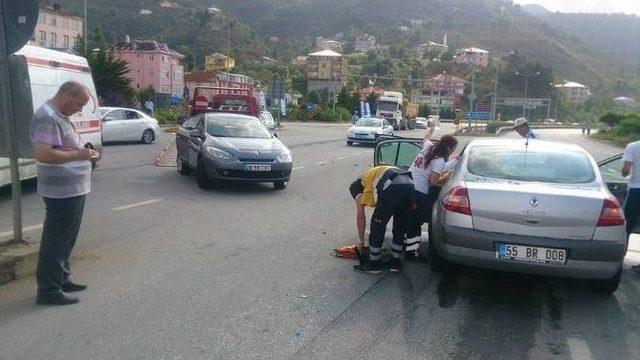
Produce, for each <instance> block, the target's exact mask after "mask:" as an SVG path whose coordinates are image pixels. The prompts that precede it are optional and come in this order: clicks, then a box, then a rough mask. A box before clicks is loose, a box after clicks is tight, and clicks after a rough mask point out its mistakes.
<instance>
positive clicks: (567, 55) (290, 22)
mask: <svg viewBox="0 0 640 360" xmlns="http://www.w3.org/2000/svg"><path fill="white" fill-rule="evenodd" d="M81 2H82V0H60V3H62V5H63V7H64V8H66V9H73V8H76V9H80V5H81ZM174 2H175V3H176V4H177V5H178V6H179V7H178V8H169V9H166V8H160V5H159V4H160V3H161V1H160V0H111V1H109V2H106V1H95V2H90V3H89V14H90V16H89V25H90V27H91V26H99V27H100V28H102V30H103V31H104V32H105V33H107V34H113V36H114V37H115V38H116V39H121V38H122V37H123V36H124V35H125V34H129V35H131V36H132V37H134V38H155V39H157V40H161V41H165V42H167V43H169V45H170V46H172V47H173V48H176V49H177V50H180V49H183V50H182V51H185V50H188V51H191V52H192V53H193V55H194V56H195V58H196V59H200V62H201V59H202V56H204V55H205V54H207V53H211V52H213V51H224V50H225V49H226V47H227V26H228V21H227V18H226V17H225V16H223V17H221V18H218V19H214V18H213V17H212V16H211V15H209V14H207V13H206V8H207V7H211V6H216V7H219V8H220V9H222V11H223V13H224V14H228V15H230V16H231V17H232V18H234V19H237V20H238V22H237V23H236V25H235V26H237V28H234V31H232V32H231V33H232V38H231V43H232V44H233V46H232V47H233V49H234V50H233V55H234V56H236V57H237V58H238V59H239V60H240V61H242V60H243V59H245V58H252V57H255V56H256V55H263V54H269V55H271V56H273V57H276V58H278V59H280V60H283V61H284V62H288V61H289V60H290V59H291V58H293V56H295V55H300V54H305V53H306V52H308V51H310V50H311V44H312V39H313V38H314V37H316V36H325V37H333V36H334V35H336V34H337V33H342V34H343V35H344V36H345V38H346V39H351V38H352V37H353V36H355V35H356V34H359V33H363V32H368V33H370V34H374V35H376V36H377V37H378V41H379V42H380V43H383V44H390V45H392V47H393V50H394V51H393V52H394V54H396V55H397V54H407V53H408V52H409V51H412V50H413V49H414V48H415V46H416V45H418V44H419V43H422V42H425V41H428V40H438V41H439V40H440V39H441V38H442V36H443V35H444V33H445V32H446V33H448V35H449V43H450V45H452V46H453V47H467V46H477V47H481V48H484V49H487V50H489V51H491V52H492V53H493V56H494V57H495V56H496V55H497V56H498V57H503V56H505V55H507V54H509V53H511V52H513V51H515V52H517V53H518V54H519V55H520V56H521V57H522V58H524V59H526V61H527V62H530V63H541V64H542V65H545V66H547V67H550V68H552V69H553V71H554V77H555V78H556V80H560V79H571V80H573V81H578V82H582V83H585V84H588V85H591V86H593V87H595V88H611V87H612V86H613V85H612V84H613V83H614V81H615V80H614V79H616V78H617V77H620V76H623V75H624V74H626V72H628V70H629V67H630V66H632V65H638V64H639V63H640V59H639V57H638V56H637V54H638V52H637V51H638V50H637V49H636V48H637V46H636V48H634V46H633V45H629V44H631V43H633V40H634V39H636V41H635V44H638V41H637V39H638V35H637V33H635V32H634V31H635V27H634V26H635V24H637V23H638V19H637V18H634V17H624V16H622V17H620V18H615V17H614V18H612V19H607V21H605V22H603V23H602V24H603V25H602V27H597V26H591V28H590V29H587V28H588V26H587V25H584V27H585V28H584V29H583V28H582V27H581V26H583V24H584V23H585V22H584V21H583V20H581V18H580V17H579V16H578V17H576V18H575V20H572V21H562V20H556V19H573V18H572V17H571V15H567V14H554V13H549V14H547V15H545V13H544V12H543V11H538V12H537V16H533V15H530V14H529V13H527V12H526V11H525V10H524V9H523V8H521V7H520V6H517V5H512V3H511V2H510V1H504V0H456V1H453V0H431V1H424V0H394V1H393V2H390V1H388V0H242V1H238V0H174ZM143 8H144V9H149V10H152V11H153V12H154V13H153V14H152V15H147V16H143V15H140V14H139V11H140V9H143ZM538 10H540V9H538ZM564 15H566V17H565V16H564ZM594 18H598V19H600V18H599V17H598V16H595V17H594ZM410 19H420V20H423V24H422V25H421V26H418V27H413V28H412V29H411V30H410V31H407V32H402V31H400V30H398V26H401V25H404V26H407V25H408V23H409V20H410ZM616 19H617V20H616ZM563 24H564V25H563ZM567 24H572V25H570V26H569V25H567ZM629 26H630V27H631V28H628V27H629ZM236 29H237V31H236ZM569 29H575V30H571V31H570V30H569ZM594 32H602V33H607V34H608V36H609V37H608V38H607V37H603V36H599V37H596V36H595V35H587V34H589V33H594ZM578 33H580V36H578ZM269 36H277V37H279V38H280V42H279V43H277V44H270V43H268V41H267V39H268V37H269ZM634 36H635V38H634ZM596 38H597V41H596V40H594V39H596ZM614 44H615V45H614ZM620 44H626V46H621V45H620ZM611 48H617V51H615V52H613V50H611ZM612 54H613V56H612ZM392 55H393V54H392ZM620 58H623V60H621V59H620Z"/></svg>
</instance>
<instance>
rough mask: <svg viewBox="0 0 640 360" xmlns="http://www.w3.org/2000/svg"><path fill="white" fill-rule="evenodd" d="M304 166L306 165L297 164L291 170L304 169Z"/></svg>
mask: <svg viewBox="0 0 640 360" xmlns="http://www.w3.org/2000/svg"><path fill="white" fill-rule="evenodd" d="M304 168H305V166H296V167H294V168H293V169H291V171H296V170H302V169H304Z"/></svg>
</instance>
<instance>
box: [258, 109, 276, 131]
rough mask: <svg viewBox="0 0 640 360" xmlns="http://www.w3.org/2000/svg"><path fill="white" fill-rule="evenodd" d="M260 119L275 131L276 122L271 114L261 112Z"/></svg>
mask: <svg viewBox="0 0 640 360" xmlns="http://www.w3.org/2000/svg"><path fill="white" fill-rule="evenodd" d="M259 119H260V121H262V123H263V124H264V125H265V126H266V127H267V128H268V129H269V130H271V131H274V130H275V129H276V121H275V120H274V119H273V115H271V113H270V112H268V111H266V110H263V111H261V112H260V117H259Z"/></svg>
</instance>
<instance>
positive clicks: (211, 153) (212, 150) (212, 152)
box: [204, 146, 233, 160]
mask: <svg viewBox="0 0 640 360" xmlns="http://www.w3.org/2000/svg"><path fill="white" fill-rule="evenodd" d="M204 150H205V153H206V155H207V157H209V158H211V159H220V160H231V159H233V155H231V153H229V152H227V151H224V150H222V149H218V148H216V147H211V146H207V147H206V148H204Z"/></svg>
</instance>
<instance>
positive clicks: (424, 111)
mask: <svg viewBox="0 0 640 360" xmlns="http://www.w3.org/2000/svg"><path fill="white" fill-rule="evenodd" d="M429 115H431V108H429V105H427V104H421V105H420V108H419V110H418V116H421V117H425V118H426V117H429Z"/></svg>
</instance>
